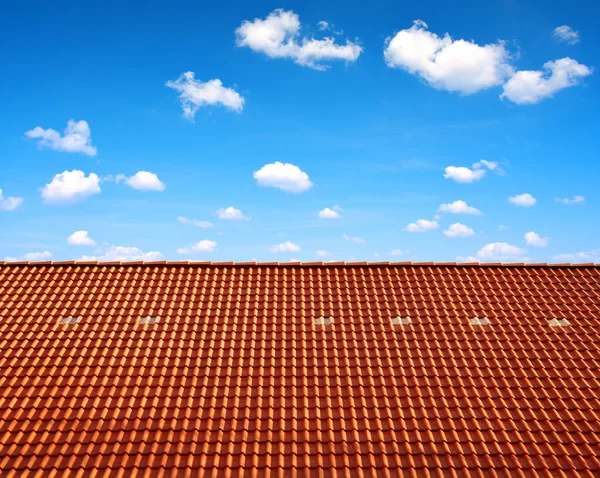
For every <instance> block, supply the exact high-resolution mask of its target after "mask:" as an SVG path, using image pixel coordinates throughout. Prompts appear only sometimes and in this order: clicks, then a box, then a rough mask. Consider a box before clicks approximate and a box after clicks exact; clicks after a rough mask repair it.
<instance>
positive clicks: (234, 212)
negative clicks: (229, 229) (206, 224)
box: [217, 206, 249, 221]
mask: <svg viewBox="0 0 600 478" xmlns="http://www.w3.org/2000/svg"><path fill="white" fill-rule="evenodd" d="M217 215H218V216H219V219H225V220H227V221H247V220H248V219H249V218H248V217H246V216H244V214H243V213H242V211H240V210H239V209H236V208H234V207H233V206H229V207H224V208H223V207H222V208H221V209H219V210H218V211H217Z"/></svg>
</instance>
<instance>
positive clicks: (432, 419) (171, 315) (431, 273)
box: [0, 264, 600, 478]
mask: <svg viewBox="0 0 600 478" xmlns="http://www.w3.org/2000/svg"><path fill="white" fill-rule="evenodd" d="M67 316H72V317H80V318H81V319H80V321H79V322H77V323H72V324H59V319H60V318H64V317H67ZM147 316H153V317H158V318H159V321H158V322H157V323H145V324H138V323H137V320H138V318H141V317H147ZM319 317H325V318H329V317H331V318H332V321H331V323H327V322H329V321H328V320H324V321H321V322H322V324H321V325H317V324H315V321H314V319H316V318H319ZM395 317H402V318H410V323H409V324H406V323H402V322H401V321H395V322H396V323H392V320H391V319H392V318H395ZM472 318H487V319H489V321H490V324H489V325H472V324H471V323H470V320H469V319H472ZM553 318H558V319H563V318H566V319H567V320H568V322H569V323H570V325H569V326H567V327H552V326H550V325H549V324H548V321H549V320H550V319H553ZM599 320H600V267H597V266H583V267H572V266H555V267H549V266H543V265H541V266H526V267H520V266H514V267H507V266H456V265H447V266H444V265H418V266H417V265H337V266H336V265H328V266H319V265H315V266H307V265H302V266H301V265H287V266H283V265H282V266H277V265H246V266H244V265H230V266H228V265H176V264H157V265H143V264H139V265H133V264H132V265H110V264H109V265H68V264H66V265H53V264H46V265H0V475H1V476H15V477H16V476H19V477H21V476H28V475H29V474H31V475H33V473H31V472H32V471H37V472H38V473H39V476H105V475H110V476H113V475H114V476H134V474H135V472H136V471H137V472H141V473H138V474H137V475H136V476H161V475H162V476H211V477H242V476H255V477H263V476H266V477H268V476H279V477H288V476H289V477H294V476H303V477H311V476H317V477H328V476H332V477H334V476H343V477H349V478H350V477H357V476H369V477H398V476H414V477H428V476H455V477H463V476H481V477H489V476H523V477H526V476H528V477H529V476H547V477H561V476H584V477H598V476H600V459H599V458H598V456H599V455H600V399H599V396H600V369H599V365H600V336H599V334H598V330H599V326H600V321H599ZM36 476H38V475H37V474H36Z"/></svg>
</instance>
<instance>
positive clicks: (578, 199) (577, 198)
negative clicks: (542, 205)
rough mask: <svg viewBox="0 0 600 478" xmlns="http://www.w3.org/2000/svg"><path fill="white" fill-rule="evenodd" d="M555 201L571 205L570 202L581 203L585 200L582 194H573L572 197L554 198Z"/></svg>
mask: <svg viewBox="0 0 600 478" xmlns="http://www.w3.org/2000/svg"><path fill="white" fill-rule="evenodd" d="M554 200H555V201H556V202H560V203H562V204H567V205H569V206H570V205H572V204H581V203H582V202H585V198H584V197H583V196H574V197H573V198H572V199H569V198H554Z"/></svg>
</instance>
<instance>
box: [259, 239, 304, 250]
mask: <svg viewBox="0 0 600 478" xmlns="http://www.w3.org/2000/svg"><path fill="white" fill-rule="evenodd" d="M267 250H268V251H270V252H300V250H301V249H300V246H299V245H298V244H294V243H293V242H292V241H286V242H282V243H281V244H275V245H274V246H269V247H267Z"/></svg>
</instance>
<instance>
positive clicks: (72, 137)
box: [25, 120, 98, 156]
mask: <svg viewBox="0 0 600 478" xmlns="http://www.w3.org/2000/svg"><path fill="white" fill-rule="evenodd" d="M25 136H27V137H28V138H31V139H38V140H39V141H38V146H39V147H40V148H50V149H53V150H55V151H63V152H66V153H82V154H86V155H88V156H96V154H97V153H98V150H97V149H96V147H95V146H92V136H91V132H90V127H89V125H88V123H87V121H83V120H81V121H74V120H69V121H68V122H67V127H66V128H65V134H64V136H61V135H60V133H59V132H58V131H55V130H53V129H43V128H41V127H40V126H36V127H35V128H33V129H32V130H30V131H27V132H26V133H25Z"/></svg>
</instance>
